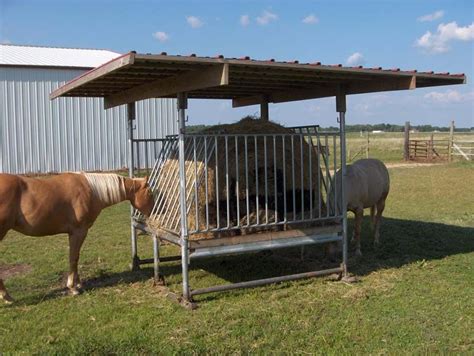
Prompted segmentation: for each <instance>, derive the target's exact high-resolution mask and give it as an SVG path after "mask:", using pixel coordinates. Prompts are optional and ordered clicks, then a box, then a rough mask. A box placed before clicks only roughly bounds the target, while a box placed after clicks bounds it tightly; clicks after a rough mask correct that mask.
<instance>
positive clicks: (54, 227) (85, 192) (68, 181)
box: [0, 173, 153, 302]
mask: <svg viewBox="0 0 474 356" xmlns="http://www.w3.org/2000/svg"><path fill="white" fill-rule="evenodd" d="M124 200H129V201H130V203H131V204H132V205H133V206H134V207H135V208H136V209H138V210H140V211H141V212H142V213H143V214H145V215H146V216H149V215H150V213H151V211H152V209H153V195H152V193H151V191H150V189H149V187H148V184H147V179H146V178H144V179H130V178H124V177H121V176H119V175H116V174H95V173H65V174H60V175H57V176H54V177H51V178H47V179H38V178H26V177H20V176H15V175H10V174H0V241H1V240H2V239H3V238H4V236H5V235H6V233H7V232H8V230H10V229H13V230H15V231H18V232H21V233H23V234H25V235H30V236H45V235H55V234H61V233H66V234H69V267H70V271H69V275H68V280H67V287H68V288H69V291H70V293H71V294H72V295H75V294H78V293H79V289H80V288H81V284H80V279H79V275H78V272H77V263H78V261H79V253H80V249H81V246H82V243H83V242H84V239H85V238H86V236H87V232H88V230H89V229H90V227H91V226H92V224H93V223H94V221H95V220H96V219H97V217H98V216H99V214H100V212H101V211H102V209H104V208H106V207H108V206H110V205H113V204H117V203H119V202H121V201H124ZM0 299H3V300H5V301H6V302H11V301H12V299H11V297H10V296H9V295H8V293H7V290H6V289H5V286H4V284H3V281H2V280H1V279H0Z"/></svg>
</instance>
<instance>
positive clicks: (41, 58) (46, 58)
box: [0, 44, 120, 68]
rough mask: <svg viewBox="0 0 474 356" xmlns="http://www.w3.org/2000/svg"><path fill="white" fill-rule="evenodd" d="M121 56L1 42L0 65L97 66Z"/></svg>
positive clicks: (97, 51)
mask: <svg viewBox="0 0 474 356" xmlns="http://www.w3.org/2000/svg"><path fill="white" fill-rule="evenodd" d="M118 56H120V53H116V52H112V51H107V50H102V49H80V48H59V47H40V46H21V45H12V44H0V65H9V66H10V65H11V66H42V67H69V68H95V67H97V66H100V65H101V64H104V63H105V62H108V61H110V60H111V59H114V58H116V57H118Z"/></svg>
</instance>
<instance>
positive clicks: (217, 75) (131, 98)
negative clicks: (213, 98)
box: [104, 63, 229, 109]
mask: <svg viewBox="0 0 474 356" xmlns="http://www.w3.org/2000/svg"><path fill="white" fill-rule="evenodd" d="M227 84H229V65H228V64H227V63H225V64H217V65H211V66H209V67H208V68H201V69H199V70H196V71H192V72H186V73H184V74H180V75H177V76H173V77H170V78H165V79H159V80H155V81H152V82H150V83H146V84H142V85H139V86H136V87H133V88H131V89H128V90H124V91H121V92H119V93H117V94H113V95H110V96H106V97H105V100H104V106H105V109H110V108H113V107H114V106H118V105H122V104H128V103H131V102H135V101H139V100H143V99H149V98H160V97H165V96H169V95H175V94H177V93H182V92H189V91H193V90H199V89H205V88H213V87H219V86H222V85H227Z"/></svg>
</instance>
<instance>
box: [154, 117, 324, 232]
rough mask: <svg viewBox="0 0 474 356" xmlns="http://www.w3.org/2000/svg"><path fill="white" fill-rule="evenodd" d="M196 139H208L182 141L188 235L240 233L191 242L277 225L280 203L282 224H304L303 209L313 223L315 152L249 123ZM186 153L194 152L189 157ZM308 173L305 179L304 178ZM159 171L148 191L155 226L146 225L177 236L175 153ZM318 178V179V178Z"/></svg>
mask: <svg viewBox="0 0 474 356" xmlns="http://www.w3.org/2000/svg"><path fill="white" fill-rule="evenodd" d="M199 134H203V135H209V136H207V139H206V141H205V140H204V138H203V137H202V136H196V137H195V138H193V136H189V137H187V138H186V141H185V146H186V147H185V151H186V154H185V158H186V160H185V167H186V169H185V170H186V188H187V193H188V196H187V206H188V213H187V221H188V229H189V231H190V232H191V233H192V232H193V231H196V230H200V231H202V230H207V229H213V228H216V227H221V228H222V227H236V226H240V227H242V228H238V229H234V230H233V232H230V231H227V232H225V233H222V232H221V233H219V234H215V233H204V234H202V233H201V234H196V235H191V237H192V238H208V237H218V236H229V235H235V234H241V233H245V232H247V233H248V232H249V231H245V230H248V225H255V224H257V222H258V223H259V224H265V223H275V222H281V221H283V219H284V218H285V217H284V205H285V200H286V212H287V215H286V218H287V219H288V220H292V219H301V218H302V217H305V218H309V210H310V202H311V201H312V209H313V216H317V214H318V211H319V201H318V194H319V195H320V194H321V189H320V187H318V178H317V176H318V170H319V167H318V158H317V154H316V150H315V147H312V146H310V145H309V144H308V143H307V142H306V140H305V139H304V137H303V136H299V135H296V136H290V135H288V136H282V135H287V134H294V132H293V131H292V130H291V129H288V128H285V127H283V126H281V125H278V124H276V123H274V122H271V121H263V120H255V119H250V118H246V119H243V120H241V121H239V122H237V123H234V124H227V125H217V126H212V127H210V128H207V129H205V130H203V131H201V132H200V133H199ZM247 134H258V135H261V136H258V137H257V138H255V136H247V139H246V138H245V135H247ZM264 134H265V135H267V136H264ZM273 134H274V135H275V136H272V135H273ZM226 135H240V136H226ZM268 135H270V136H268ZM226 137H227V138H226ZM193 147H195V148H196V149H195V150H193ZM194 151H196V161H195V160H194V158H195V154H194ZM245 151H247V156H246V155H245ZM206 153H207V159H206V158H205V156H206ZM226 157H228V159H227V160H226ZM246 163H247V164H246ZM310 166H311V167H312V175H310V172H309V167H310ZM206 167H207V170H206ZM245 167H247V169H245ZM162 170H163V172H162V175H161V179H160V180H159V182H158V184H157V187H156V191H157V200H162V201H163V204H162V205H161V208H160V209H159V210H158V215H157V217H156V219H154V220H152V221H149V225H151V226H152V227H153V228H160V229H165V230H169V231H175V232H178V231H179V226H180V214H179V161H178V154H177V152H174V153H173V154H171V156H170V157H169V158H168V160H167V161H166V162H165V163H164V165H163V167H162ZM216 173H217V174H216ZM319 174H321V177H322V172H319ZM293 181H294V184H293ZM206 182H207V184H206ZM247 182H248V184H247ZM206 188H207V189H206ZM206 190H207V194H206ZM265 192H267V193H266V194H265ZM247 194H248V211H247ZM206 196H207V209H206ZM227 197H228V198H229V199H228V200H227ZM196 201H197V204H196ZM320 201H321V207H322V209H321V210H324V209H325V207H324V202H323V199H322V196H321V195H320ZM237 202H238V204H237ZM257 204H258V208H257ZM227 205H228V206H229V209H228V208H227ZM237 205H238V206H239V209H237ZM266 206H267V209H265V207H266ZM218 207H219V209H218ZM237 210H238V211H237ZM217 211H219V214H218V213H217ZM247 212H248V213H247ZM257 212H258V213H257ZM322 213H323V212H322ZM206 217H207V219H206ZM206 220H207V221H208V222H209V223H208V224H207V223H206ZM218 221H219V223H218ZM280 228H281V227H280V226H276V227H274V229H280ZM256 230H259V229H258V228H257V229H256V228H255V227H254V228H252V231H253V232H254V231H256Z"/></svg>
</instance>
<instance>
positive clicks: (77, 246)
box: [67, 230, 87, 295]
mask: <svg viewBox="0 0 474 356" xmlns="http://www.w3.org/2000/svg"><path fill="white" fill-rule="evenodd" d="M86 236H87V230H76V231H74V232H72V233H70V234H69V275H68V278H67V287H68V288H69V293H70V294H71V295H77V294H79V290H80V288H81V285H80V283H81V282H80V279H79V273H78V271H77V264H78V262H79V254H80V251H81V246H82V243H83V242H84V239H85V238H86Z"/></svg>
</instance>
